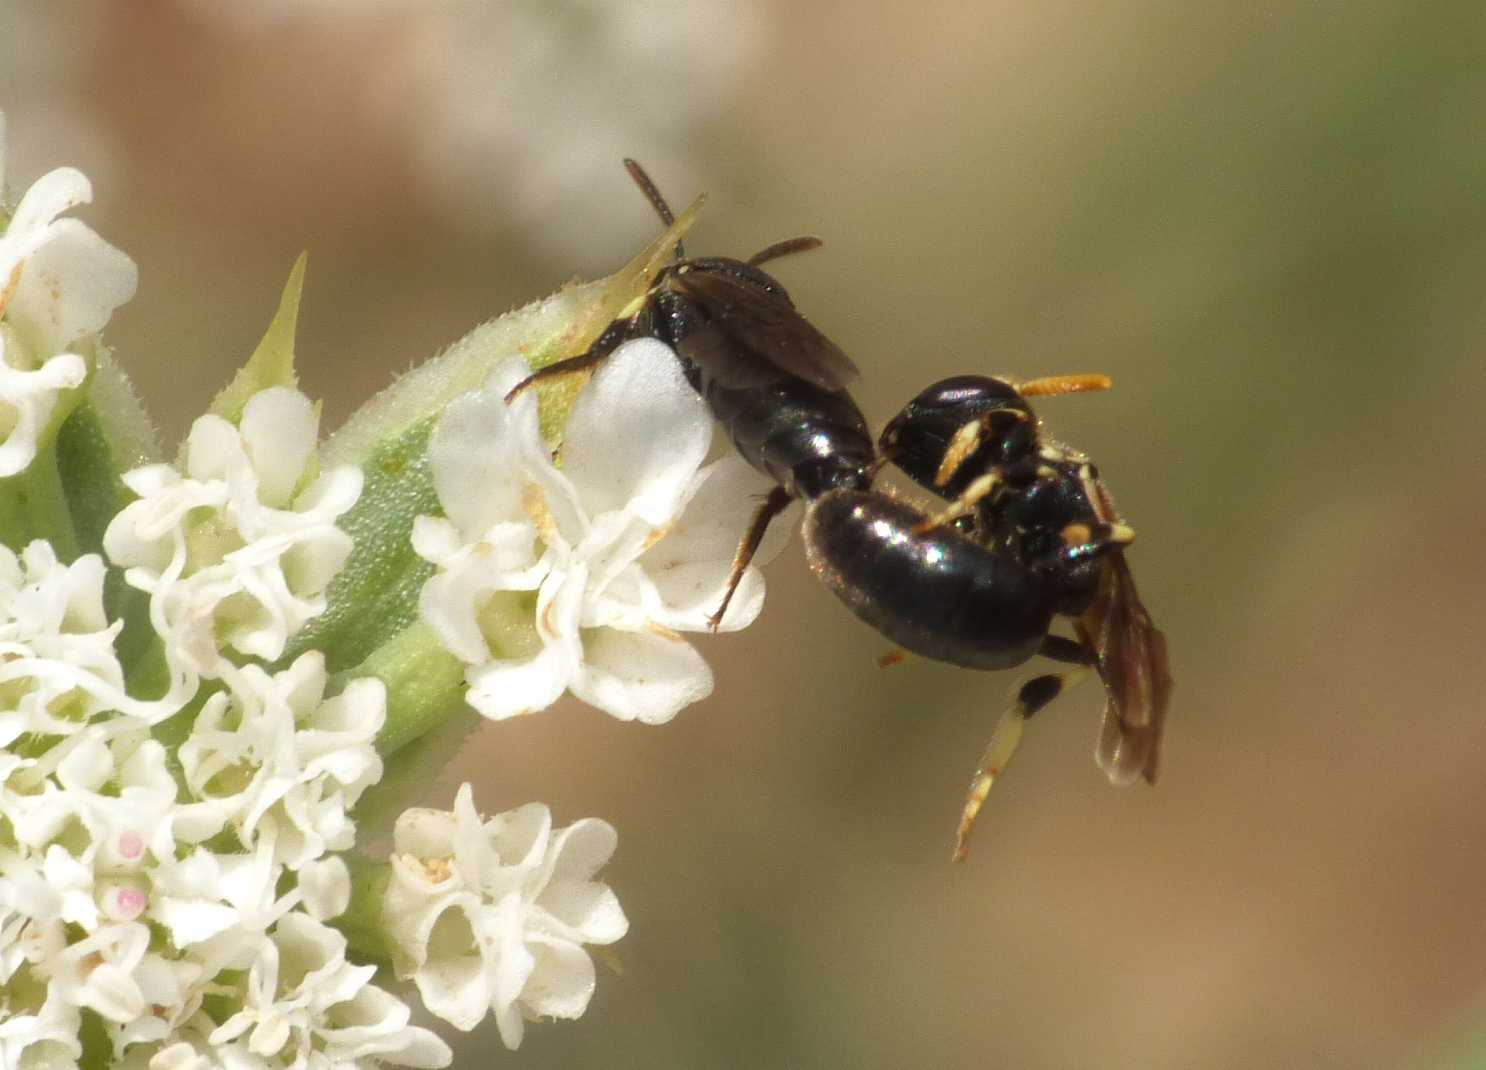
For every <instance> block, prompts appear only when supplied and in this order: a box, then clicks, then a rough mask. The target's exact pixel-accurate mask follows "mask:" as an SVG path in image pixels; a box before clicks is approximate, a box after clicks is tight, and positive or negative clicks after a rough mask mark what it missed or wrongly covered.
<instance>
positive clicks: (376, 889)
mask: <svg viewBox="0 0 1486 1070" xmlns="http://www.w3.org/2000/svg"><path fill="white" fill-rule="evenodd" d="M342 857H343V858H344V859H345V862H346V865H347V866H348V867H349V868H350V870H351V905H350V906H349V907H347V908H346V911H345V913H343V914H340V915H339V916H337V917H336V918H335V920H334V925H335V927H336V928H337V929H339V930H340V931H341V932H342V933H344V934H345V936H346V941H347V942H348V943H349V944H350V945H351V950H353V951H355V952H356V955H357V958H358V959H361V958H365V959H372V960H375V961H377V962H390V961H391V959H392V952H391V949H390V948H389V947H388V946H387V937H386V931H385V929H384V927H383V925H382V900H383V899H384V898H385V897H386V895H387V885H388V884H389V883H390V882H391V880H392V866H391V865H389V864H388V863H386V862H373V861H372V860H371V859H369V858H363V857H361V856H360V855H354V854H351V855H343V856H342Z"/></svg>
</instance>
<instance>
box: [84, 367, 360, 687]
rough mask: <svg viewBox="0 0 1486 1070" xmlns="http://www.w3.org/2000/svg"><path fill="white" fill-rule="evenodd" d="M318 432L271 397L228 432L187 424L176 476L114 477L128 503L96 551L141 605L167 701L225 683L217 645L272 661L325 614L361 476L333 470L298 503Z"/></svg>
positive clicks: (283, 397) (291, 399) (140, 473)
mask: <svg viewBox="0 0 1486 1070" xmlns="http://www.w3.org/2000/svg"><path fill="white" fill-rule="evenodd" d="M318 431H319V417H318V415H317V414H316V411H315V407H314V405H313V403H311V401H310V399H309V398H307V397H305V396H304V395H303V394H301V393H300V392H299V391H297V390H291V389H289V388H288V387H273V388H271V389H268V390H264V391H261V392H259V393H257V394H255V395H254V396H253V397H252V399H251V400H250V401H249V402H248V403H247V405H246V407H245V408H244V409H243V414H242V420H241V423H240V425H239V426H236V427H234V426H233V425H232V424H231V423H229V422H228V421H227V420H225V419H223V418H222V417H220V416H203V417H201V418H200V419H199V420H197V421H196V423H195V425H194V426H193V427H192V428H191V434H190V436H189V437H188V438H187V440H186V446H185V449H184V451H183V458H182V466H181V467H182V468H183V469H184V472H181V471H178V470H177V469H176V468H175V467H173V466H171V465H166V464H156V465H148V466H146V467H144V468H136V469H135V470H134V471H132V472H129V473H126V474H125V476H124V483H125V484H126V485H127V486H128V487H129V489H130V490H132V491H134V493H135V494H137V495H139V500H138V501H135V502H133V503H131V504H130V505H128V506H126V507H125V508H124V509H123V511H122V512H120V513H119V515H118V516H116V517H115V518H114V520H113V522H112V523H111V524H109V526H108V531H107V532H106V533H105V535H104V538H103V546H104V549H105V550H106V551H107V552H108V556H109V558H110V560H112V561H113V563H114V564H116V565H121V566H123V567H125V568H127V569H128V572H127V573H126V574H125V578H126V579H128V581H129V583H130V584H131V585H132V586H134V587H138V588H139V589H140V590H142V591H146V592H148V593H149V595H150V616H151V622H152V623H153V624H154V626H155V630H156V631H157V632H159V634H160V635H161V636H162V637H163V638H164V639H165V640H166V642H165V648H166V651H167V653H168V655H169V657H170V668H171V676H172V688H173V689H174V690H177V691H181V692H185V693H187V694H190V693H194V692H195V690H196V685H197V682H198V679H199V677H201V676H206V677H224V676H230V675H231V674H232V671H233V664H234V663H233V662H232V661H231V660H229V659H228V658H227V657H226V656H225V655H224V654H223V652H222V650H221V646H222V645H223V644H225V645H227V646H230V647H231V648H232V649H233V650H235V651H237V652H238V653H239V654H245V655H248V656H251V657H257V658H263V659H265V660H268V661H272V660H274V659H275V658H277V657H279V656H280V655H281V654H282V653H283V652H284V646H285V644H286V643H287V642H288V641H289V637H290V636H291V635H293V634H294V633H295V632H296V631H298V630H299V629H300V628H301V627H302V626H303V625H304V623H305V622H306V621H308V620H309V619H310V618H312V617H315V616H317V615H318V614H320V613H322V612H324V610H325V588H326V587H327V586H328V585H329V583H330V581H331V579H332V578H334V576H335V574H336V573H337V572H338V571H340V568H341V566H342V565H343V564H345V561H346V558H347V556H348V555H349V554H350V552H351V537H350V536H349V535H347V534H346V533H345V532H344V531H342V530H340V528H338V527H336V523H335V522H336V518H338V517H339V516H341V514H343V513H345V512H346V510H348V509H350V508H351V506H353V505H355V504H356V499H357V498H358V497H359V496H360V495H361V486H362V477H361V471H360V470H359V469H357V468H354V467H352V466H349V465H348V466H343V467H340V468H336V469H333V470H332V471H329V472H326V473H324V474H323V475H321V476H320V477H319V478H318V479H315V480H314V481H313V482H312V483H310V484H309V486H308V487H307V488H306V489H304V490H302V491H300V490H299V488H300V487H301V486H302V485H303V484H304V483H305V482H306V481H307V477H308V475H309V473H310V472H311V471H312V470H313V468H314V466H315V464H316V461H315V443H316V441H317V438H318Z"/></svg>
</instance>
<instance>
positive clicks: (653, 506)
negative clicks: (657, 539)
mask: <svg viewBox="0 0 1486 1070" xmlns="http://www.w3.org/2000/svg"><path fill="white" fill-rule="evenodd" d="M711 441H712V417H711V416H710V415H709V414H708V412H707V406H706V404H705V403H704V402H703V401H702V399H701V397H700V396H699V395H698V394H697V392H696V391H695V390H693V389H692V387H691V384H689V383H688V382H687V381H686V377H685V375H683V374H682V370H681V364H680V362H679V361H678V360H677V359H676V355H675V354H674V353H673V352H672V351H671V350H670V348H669V347H667V346H666V345H665V344H664V343H662V342H658V341H656V340H655V339H651V338H639V339H635V340H634V341H630V342H626V343H624V345H622V346H620V347H619V348H618V349H616V350H615V351H614V353H613V354H612V355H611V356H610V357H609V359H608V360H607V361H605V362H604V364H603V366H602V367H601V368H599V370H598V372H597V373H595V375H594V377H593V381H592V382H590V383H589V384H588V387H587V389H585V390H584V391H583V392H582V393H581V394H579V395H578V401H577V404H576V405H574V407H573V413H572V416H571V417H570V418H569V421H568V426H567V428H566V430H565V431H564V434H563V443H562V459H563V471H564V472H565V473H566V474H567V476H568V478H569V479H571V480H572V482H573V485H574V486H575V487H576V488H577V490H578V494H579V497H580V498H581V499H582V501H583V504H584V506H585V508H586V509H587V510H588V511H589V513H590V514H591V515H597V514H600V513H604V512H609V511H614V510H629V511H631V512H633V513H635V514H636V515H638V516H640V517H642V518H644V519H645V520H646V521H648V522H649V523H650V524H652V525H654V526H656V527H662V526H664V525H666V524H668V523H669V522H670V521H671V520H672V519H673V517H674V515H675V513H676V510H677V507H678V498H679V497H680V495H681V492H682V490H683V488H684V486H685V484H686V482H687V481H688V480H689V479H690V478H691V476H692V474H693V473H695V472H696V470H697V468H698V467H699V466H700V465H701V463H702V461H703V460H704V459H705V458H706V456H707V449H708V446H709V445H710V444H711Z"/></svg>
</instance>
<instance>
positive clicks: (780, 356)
mask: <svg viewBox="0 0 1486 1070" xmlns="http://www.w3.org/2000/svg"><path fill="white" fill-rule="evenodd" d="M669 281H670V285H671V286H673V287H675V288H676V289H677V290H678V291H680V292H682V293H684V294H685V295H686V296H687V297H689V298H691V299H692V300H693V301H695V302H696V303H697V304H698V306H700V307H701V308H702V309H703V310H704V311H705V312H706V313H707V315H708V318H709V320H710V321H711V322H710V324H709V328H711V329H715V330H717V331H719V332H721V335H722V336H725V337H726V339H728V340H729V341H731V343H732V345H733V346H734V347H736V349H737V350H743V351H745V352H747V353H749V354H752V355H753V356H754V357H756V358H758V360H759V361H760V362H762V363H763V365H765V366H766V367H770V368H772V369H774V376H773V379H762V380H761V379H760V378H759V376H760V375H761V374H762V373H763V369H762V368H758V367H749V366H748V365H750V364H751V363H752V362H749V361H746V360H741V359H740V358H739V356H738V354H737V352H736V350H735V351H733V352H726V351H725V348H726V347H724V346H722V345H720V344H719V339H717V338H712V339H707V338H705V337H704V338H697V339H696V343H695V346H693V344H692V339H693V338H694V337H695V336H696V335H707V334H710V333H711V330H710V329H709V330H699V331H696V332H693V335H690V336H688V337H687V338H686V339H685V340H683V342H682V346H681V348H682V351H683V353H684V354H685V356H687V357H688V358H689V359H691V360H693V361H695V362H696V363H697V364H699V365H701V366H702V367H703V368H704V369H705V370H706V371H707V372H708V373H709V374H710V375H713V376H715V377H716V378H717V379H719V380H720V381H722V382H724V383H727V384H728V385H730V386H746V385H758V384H759V383H761V382H771V381H774V380H777V379H778V378H779V375H778V373H779V372H784V373H786V374H787V375H791V376H794V377H795V378H798V379H804V380H806V381H807V382H811V383H814V384H815V385H816V386H818V387H821V388H822V389H824V390H841V389H844V388H845V387H846V386H847V385H849V384H850V383H851V382H852V381H853V380H855V379H856V378H857V377H858V376H859V375H860V374H861V373H860V372H859V371H858V370H857V366H856V365H855V364H853V363H852V362H851V358H850V357H848V356H847V355H846V354H845V353H843V352H841V350H840V349H839V348H838V347H837V346H836V343H835V342H832V341H831V340H830V339H829V338H827V337H826V336H825V335H823V334H821V333H820V331H818V330H816V329H815V327H814V326H812V325H811V323H810V321H809V320H807V319H805V317H803V316H801V315H800V314H799V312H797V311H795V307H794V306H793V305H791V304H790V303H789V301H788V300H786V299H785V298H783V297H780V296H778V295H776V294H772V293H769V292H768V291H767V290H761V289H759V288H758V287H757V286H754V285H751V284H749V283H746V282H742V281H740V280H738V279H734V278H732V277H730V276H727V275H723V274H719V273H717V272H712V271H688V272H685V273H684V274H679V275H674V276H672V277H671V279H670V280H669ZM693 348H696V349H697V352H696V353H693V352H692V349H693ZM729 364H740V365H744V367H741V368H729V367H727V365H729ZM735 378H742V379H743V380H744V381H743V382H735V381H732V380H733V379H735Z"/></svg>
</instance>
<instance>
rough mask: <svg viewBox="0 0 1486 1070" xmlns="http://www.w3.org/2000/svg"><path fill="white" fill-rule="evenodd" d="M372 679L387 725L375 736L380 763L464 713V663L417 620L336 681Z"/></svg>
mask: <svg viewBox="0 0 1486 1070" xmlns="http://www.w3.org/2000/svg"><path fill="white" fill-rule="evenodd" d="M361 676H374V677H376V678H377V679H378V680H381V681H382V683H384V684H386V685H387V723H386V724H385V725H384V726H383V728H382V731H381V733H380V734H379V735H378V736H377V752H378V753H379V754H381V755H382V756H383V757H384V758H386V757H389V756H391V755H392V754H394V753H396V752H397V751H399V750H401V749H402V748H403V747H405V746H406V745H407V744H409V743H411V742H412V741H413V740H415V739H417V738H418V737H419V736H422V735H423V734H424V733H426V732H428V731H430V730H431V729H433V728H436V727H437V726H438V725H440V724H441V723H443V722H444V721H446V720H448V718H449V717H450V715H451V714H453V713H456V712H457V711H459V710H461V709H463V708H464V662H462V661H460V660H459V659H458V658H456V657H455V656H454V655H453V654H450V653H449V652H448V651H447V650H445V649H444V647H443V644H442V643H440V642H439V639H438V636H437V635H435V634H434V632H433V629H432V628H430V627H429V626H428V625H426V624H424V623H423V622H422V621H417V622H415V623H413V624H411V625H409V626H408V627H407V628H404V629H403V630H402V631H401V632H399V633H398V634H397V635H396V636H394V637H393V638H392V639H391V640H389V641H388V642H386V643H383V644H382V646H380V647H378V648H377V650H376V651H375V652H374V653H373V654H372V655H371V657H369V658H367V659H366V660H365V661H363V662H362V663H361V664H360V665H357V666H356V667H355V668H354V669H350V670H348V671H346V672H344V673H341V674H339V677H338V679H339V680H340V681H341V682H344V681H346V680H349V679H352V678H355V677H361Z"/></svg>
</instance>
